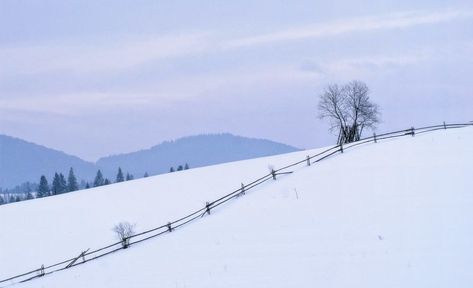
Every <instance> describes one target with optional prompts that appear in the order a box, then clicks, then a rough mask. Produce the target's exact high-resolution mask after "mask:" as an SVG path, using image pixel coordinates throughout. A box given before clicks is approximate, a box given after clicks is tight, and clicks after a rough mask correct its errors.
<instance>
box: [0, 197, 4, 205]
mask: <svg viewBox="0 0 473 288" xmlns="http://www.w3.org/2000/svg"><path fill="white" fill-rule="evenodd" d="M3 204H5V200H3V197H2V195H0V205H3Z"/></svg>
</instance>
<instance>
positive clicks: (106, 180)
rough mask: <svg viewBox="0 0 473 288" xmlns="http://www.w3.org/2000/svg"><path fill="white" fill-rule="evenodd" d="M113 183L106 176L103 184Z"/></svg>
mask: <svg viewBox="0 0 473 288" xmlns="http://www.w3.org/2000/svg"><path fill="white" fill-rule="evenodd" d="M109 184H111V182H110V180H108V178H105V181H103V185H109Z"/></svg>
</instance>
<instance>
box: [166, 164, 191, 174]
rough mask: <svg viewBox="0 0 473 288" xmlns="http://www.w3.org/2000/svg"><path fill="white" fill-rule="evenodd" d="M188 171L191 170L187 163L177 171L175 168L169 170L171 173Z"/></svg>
mask: <svg viewBox="0 0 473 288" xmlns="http://www.w3.org/2000/svg"><path fill="white" fill-rule="evenodd" d="M187 169H189V164H187V163H186V164H185V165H184V166H182V165H179V166H177V167H176V169H174V167H171V168H169V172H175V171H182V170H187Z"/></svg>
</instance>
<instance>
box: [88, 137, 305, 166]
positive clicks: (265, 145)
mask: <svg viewBox="0 0 473 288" xmlns="http://www.w3.org/2000/svg"><path fill="white" fill-rule="evenodd" d="M298 150H299V149H297V148H294V147H291V146H289V145H285V144H281V143H276V142H273V141H269V140H263V139H253V138H246V137H241V136H235V135H231V134H209V135H198V136H190V137H184V138H180V139H177V140H175V141H168V142H164V143H162V144H159V145H156V146H154V147H152V148H150V149H147V150H141V151H138V152H133V153H128V154H121V155H115V156H110V157H105V158H101V159H99V160H98V161H97V165H98V166H99V167H101V168H102V169H103V170H105V171H114V172H115V171H116V170H117V167H126V169H128V170H130V171H131V172H132V173H133V174H135V175H143V174H144V173H145V172H148V173H150V174H152V175H156V174H161V173H165V172H168V171H169V169H170V167H174V168H176V167H177V166H178V165H184V164H185V163H188V164H189V165H190V167H193V168H195V167H203V166H207V165H214V164H220V163H226V162H231V161H238V160H245V159H251V158H256V157H264V156H270V155H276V154H282V153H289V152H294V151H298ZM110 173H112V172H110Z"/></svg>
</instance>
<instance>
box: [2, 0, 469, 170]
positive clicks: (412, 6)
mask: <svg viewBox="0 0 473 288" xmlns="http://www.w3.org/2000/svg"><path fill="white" fill-rule="evenodd" d="M381 2H382V3H381ZM412 2H415V3H412ZM472 75H473V1H410V0H409V1H406V0H401V1H374V0H373V1H349V0H343V1H338V0H334V1H326V3H322V1H313V0H307V1H249V0H243V1H242V0H239V1H210V0H200V1H159V0H146V1H136V0H135V1H122V0H113V1H97V0H92V1H89V0H80V1H63V0H51V1H48V0H42V1H35V0H29V1H28V0H0V133H3V134H7V135H11V136H16V137H19V138H23V139H26V140H29V141H32V142H35V143H38V144H42V145H45V146H48V147H51V148H55V149H59V150H62V151H64V152H66V153H70V154H73V155H77V156H79V157H81V158H84V159H86V160H92V161H95V160H96V159H97V158H98V157H101V156H106V155H110V154H116V153H123V152H130V151H135V150H138V149H143V148H148V147H150V146H153V145H156V144H159V143H160V142H162V141H165V140H170V139H175V138H179V137H182V136H188V135H193V134H200V133H215V132H230V133H233V134H238V135H242V136H249V137H257V138H268V139H271V140H275V141H280V142H283V143H286V144H290V145H294V146H297V147H300V148H313V147H319V146H323V145H327V144H331V143H332V142H333V140H334V139H333V138H334V137H333V135H330V134H329V132H328V131H327V124H326V123H324V122H322V120H319V119H318V118H317V101H318V95H319V94H320V93H321V91H322V89H323V87H324V86H326V85H327V84H330V83H344V82H346V81H349V80H354V79H357V80H361V81H364V82H366V83H367V85H368V86H369V87H370V89H371V93H372V94H371V97H372V100H373V101H374V102H376V103H378V104H379V105H380V107H381V111H382V120H383V123H382V124H381V125H380V126H379V128H378V131H380V132H382V131H387V130H391V129H398V128H406V127H410V126H412V125H424V124H438V123H441V122H442V121H444V120H445V121H447V122H458V121H470V120H473V94H472V91H473V89H472V83H473V81H472V80H471V79H472Z"/></svg>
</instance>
